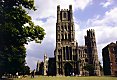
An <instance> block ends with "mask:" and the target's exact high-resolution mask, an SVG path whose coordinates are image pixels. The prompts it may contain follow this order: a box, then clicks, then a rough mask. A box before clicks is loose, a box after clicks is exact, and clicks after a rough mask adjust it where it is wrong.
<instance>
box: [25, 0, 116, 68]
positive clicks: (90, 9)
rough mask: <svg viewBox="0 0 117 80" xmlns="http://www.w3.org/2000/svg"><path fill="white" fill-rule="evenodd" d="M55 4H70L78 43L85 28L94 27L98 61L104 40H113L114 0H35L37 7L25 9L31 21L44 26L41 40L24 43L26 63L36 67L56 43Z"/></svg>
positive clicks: (105, 41) (82, 37) (52, 52)
mask: <svg viewBox="0 0 117 80" xmlns="http://www.w3.org/2000/svg"><path fill="white" fill-rule="evenodd" d="M57 5H60V7H61V9H64V8H65V9H68V8H69V5H72V6H73V14H74V16H73V17H74V24H75V39H76V41H77V42H78V45H80V46H81V45H84V36H85V35H86V30H88V29H95V33H96V41H97V48H98V57H99V60H100V61H101V62H102V55H101V52H102V51H101V50H102V48H103V47H105V46H106V45H107V44H109V43H111V42H115V41H116V40H117V0H35V6H36V8H37V11H28V13H29V15H30V16H31V17H32V21H33V22H34V23H35V25H40V26H42V27H43V28H44V29H45V32H46V35H45V38H44V40H43V41H42V43H41V44H37V43H35V42H30V43H29V44H28V45H26V49H27V57H26V62H27V65H29V66H30V68H31V69H34V68H36V63H37V61H38V60H39V61H42V60H43V56H44V54H45V53H46V54H47V55H48V57H53V56H54V49H55V46H56V44H55V43H56V42H55V39H56V17H57V14H56V13H57V11H56V10H57V9H56V8H57Z"/></svg>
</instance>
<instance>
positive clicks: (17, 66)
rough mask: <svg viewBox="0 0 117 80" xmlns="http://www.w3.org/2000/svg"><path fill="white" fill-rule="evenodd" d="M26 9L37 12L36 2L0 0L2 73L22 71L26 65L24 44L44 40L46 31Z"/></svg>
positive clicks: (32, 0) (29, 0) (31, 0)
mask: <svg viewBox="0 0 117 80" xmlns="http://www.w3.org/2000/svg"><path fill="white" fill-rule="evenodd" d="M26 9H29V10H36V9H35V6H34V0H0V73H5V72H6V73H12V72H13V73H15V72H17V71H20V70H21V69H22V67H23V66H24V65H25V57H26V49H25V47H24V44H27V43H28V42H30V41H35V42H38V43H40V42H41V41H42V40H43V38H44V35H45V32H44V29H43V28H42V27H40V26H38V25H34V23H33V22H32V20H31V17H30V16H29V15H28V13H27V12H26Z"/></svg>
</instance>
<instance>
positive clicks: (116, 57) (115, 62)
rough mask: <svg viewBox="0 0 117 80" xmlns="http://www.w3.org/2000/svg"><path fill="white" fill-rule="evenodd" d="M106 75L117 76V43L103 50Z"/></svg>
mask: <svg viewBox="0 0 117 80" xmlns="http://www.w3.org/2000/svg"><path fill="white" fill-rule="evenodd" d="M102 56H103V71H104V75H112V76H117V42H116V43H113V42H112V43H110V44H108V45H107V46H106V47H104V48H103V49H102Z"/></svg>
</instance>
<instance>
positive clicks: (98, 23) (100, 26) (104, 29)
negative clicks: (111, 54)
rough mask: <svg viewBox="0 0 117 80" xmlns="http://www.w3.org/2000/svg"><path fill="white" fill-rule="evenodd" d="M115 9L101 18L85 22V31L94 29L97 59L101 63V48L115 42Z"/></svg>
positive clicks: (116, 17)
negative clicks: (86, 24)
mask: <svg viewBox="0 0 117 80" xmlns="http://www.w3.org/2000/svg"><path fill="white" fill-rule="evenodd" d="M116 13H117V8H113V9H110V10H109V11H107V12H105V15H104V16H103V17H100V16H99V17H96V18H93V19H89V20H88V21H87V23H88V26H90V27H88V28H87V29H95V32H96V40H97V47H98V52H99V59H100V60H101V61H102V55H101V54H102V48H104V47H105V46H106V45H108V44H109V43H111V42H115V41H117V36H116V35H117V15H116Z"/></svg>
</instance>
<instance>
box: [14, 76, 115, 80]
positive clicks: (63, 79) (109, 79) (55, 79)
mask: <svg viewBox="0 0 117 80" xmlns="http://www.w3.org/2000/svg"><path fill="white" fill-rule="evenodd" d="M14 80H117V77H106V76H103V77H102V76H101V77H94V76H91V77H89V76H88V77H72V76H71V77H70V76H68V77H65V76H56V77H55V76H53V77H52V76H49V77H48V76H35V78H31V77H30V76H28V77H26V78H22V79H14Z"/></svg>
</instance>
